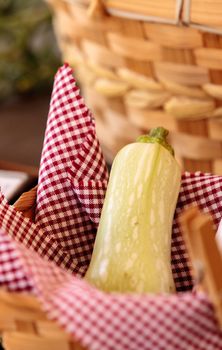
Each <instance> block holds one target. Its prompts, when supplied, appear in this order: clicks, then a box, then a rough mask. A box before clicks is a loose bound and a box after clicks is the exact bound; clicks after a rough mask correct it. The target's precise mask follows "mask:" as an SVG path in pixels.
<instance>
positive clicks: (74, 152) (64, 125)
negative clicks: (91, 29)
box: [36, 64, 108, 274]
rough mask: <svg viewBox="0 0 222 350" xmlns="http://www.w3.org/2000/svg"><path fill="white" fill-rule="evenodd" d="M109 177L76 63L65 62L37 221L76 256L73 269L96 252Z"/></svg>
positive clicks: (51, 118)
mask: <svg viewBox="0 0 222 350" xmlns="http://www.w3.org/2000/svg"><path fill="white" fill-rule="evenodd" d="M107 179H108V171H107V168H106V164H105V160H104V158H103V155H102V152H101V148H100V145H99V141H98V139H97V137H96V133H95V122H94V119H93V117H92V114H91V112H90V111H89V109H88V108H87V107H86V105H85V104H84V101H83V99H82V97H81V96H80V93H79V89H78V88H77V86H76V82H75V80H74V77H73V74H72V69H71V68H70V67H69V66H68V65H67V64H65V65H64V66H62V67H61V68H60V69H59V71H58V72H57V74H56V76H55V81H54V86H53V92H52V98H51V103H50V109H49V115H48V121H47V126H46V132H45V138H44V145H43V151H42V157H41V164H40V172H39V183H38V192H37V206H36V222H37V223H38V225H39V226H40V227H41V228H42V229H43V230H44V232H45V234H46V235H48V236H49V237H51V238H53V240H54V241H55V242H57V244H58V245H59V246H60V247H62V250H63V251H64V253H65V254H66V255H67V256H69V257H70V259H72V260H74V261H75V265H76V267H75V269H74V271H75V272H77V273H80V274H83V273H84V272H85V269H86V267H87V265H88V263H89V260H90V257H91V254H92V248H93V243H94V240H95V234H96V229H97V225H98V221H99V215H100V211H101V206H102V202H103V198H104V195H105V190H106V185H105V184H106V183H107ZM89 180H90V181H89ZM101 184H103V185H101Z"/></svg>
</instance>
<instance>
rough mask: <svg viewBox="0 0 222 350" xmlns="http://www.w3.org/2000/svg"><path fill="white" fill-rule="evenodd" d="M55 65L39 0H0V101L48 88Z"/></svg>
mask: <svg viewBox="0 0 222 350" xmlns="http://www.w3.org/2000/svg"><path fill="white" fill-rule="evenodd" d="M59 64H60V57H59V53H58V50H57V47H56V40H55V37H54V34H53V29H52V25H51V16H50V12H49V9H48V7H47V5H46V4H45V3H44V2H43V0H0V100H5V99H6V98H8V97H9V96H12V95H15V94H26V93H29V92H30V91H31V92H33V91H44V90H47V89H49V87H51V85H52V80H53V76H54V73H55V71H56V69H57V67H58V66H59Z"/></svg>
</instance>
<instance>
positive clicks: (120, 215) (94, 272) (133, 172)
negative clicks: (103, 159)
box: [85, 128, 181, 293]
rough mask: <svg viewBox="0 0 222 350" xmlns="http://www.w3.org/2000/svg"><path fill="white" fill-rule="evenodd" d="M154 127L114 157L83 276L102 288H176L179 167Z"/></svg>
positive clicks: (162, 134)
mask: <svg viewBox="0 0 222 350" xmlns="http://www.w3.org/2000/svg"><path fill="white" fill-rule="evenodd" d="M167 134H168V132H167V131H166V130H165V129H163V128H156V129H154V130H153V131H152V133H151V136H142V137H140V139H139V140H138V142H136V143H132V144H129V145H127V146H125V147H124V148H123V149H122V150H121V151H120V152H119V153H118V155H117V156H116V158H115V160H114V162H113V165H112V170H111V174H110V180H109V184H108V188H107V193H106V197H105V201H104V206H103V209H102V214H101V218H100V223H99V227H98V232H97V236H96V241H95V245H94V250H93V254H92V259H91V263H90V266H89V269H88V271H87V273H86V276H85V278H86V279H87V280H88V281H89V282H90V283H92V284H94V285H95V286H96V287H98V288H100V289H102V290H104V291H118V292H139V293H143V292H145V293H146V292H155V293H157V292H164V293H169V292H173V291H174V290H175V288H174V281H173V277H172V271H171V234H172V221H173V215H174V211H175V207H176V202H177V197H178V193H179V189H180V179H181V170H180V167H179V165H178V163H177V162H176V160H175V158H174V156H173V155H172V148H171V147H170V146H169V145H168V144H167V142H166V135H167Z"/></svg>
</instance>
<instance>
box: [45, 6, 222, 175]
mask: <svg viewBox="0 0 222 350" xmlns="http://www.w3.org/2000/svg"><path fill="white" fill-rule="evenodd" d="M48 2H49V3H50V5H51V7H52V9H53V13H54V28H55V32H56V35H57V39H58V42H59V46H60V48H61V51H62V54H63V58H64V60H66V61H68V62H70V64H71V65H73V66H74V67H75V71H76V73H77V74H78V78H79V81H80V82H81V85H82V88H83V90H84V94H85V97H86V101H87V103H88V105H89V106H90V107H91V108H92V109H93V111H94V114H95V115H96V118H97V133H98V135H99V138H100V141H101V143H102V146H103V150H104V152H105V154H106V158H107V159H108V160H110V161H112V159H113V157H114V155H115V154H116V152H117V151H118V150H119V149H120V148H121V147H122V146H123V145H125V144H126V143H128V142H131V141H133V140H134V139H135V138H136V137H137V136H138V135H139V134H141V132H147V130H149V129H150V128H152V127H154V126H158V125H162V126H164V127H166V128H168V129H169V130H170V131H171V142H172V143H173V145H174V147H175V149H176V154H177V155H178V157H179V158H180V160H181V162H182V164H183V166H184V168H185V170H189V171H195V170H202V171H204V172H213V173H218V174H221V173H222V160H221V158H222V142H221V141H222V136H221V130H222V123H221V121H222V119H221V118H222V108H221V100H222V87H221V82H222V73H221V70H222V55H221V47H222V40H221V32H222V31H221V30H220V28H218V26H219V23H220V21H219V20H218V18H219V14H220V13H221V11H222V5H220V4H219V5H218V4H216V2H215V1H213V3H215V4H209V2H207V1H206V0H205V1H202V2H201V9H202V11H201V13H200V14H199V12H200V11H199V8H200V6H199V5H198V0H193V1H191V2H189V3H190V7H189V6H188V2H186V1H184V2H182V1H172V0H171V1H170V0H167V1H165V2H164V5H163V2H160V1H157V2H155V3H156V6H154V1H149V4H147V2H143V1H141V2H139V4H137V2H136V1H134V0H132V1H128V2H127V4H126V2H124V1H114V0H109V1H101V0H100V1H99V0H96V1H92V2H91V3H90V1H65V0H63V1H58V0H50V1H48ZM124 4H125V5H124ZM161 4H162V5H161ZM148 5H149V6H148ZM160 5H161V6H160ZM211 5H212V6H211ZM216 5H217V6H216ZM176 10H177V11H176ZM124 11H125V12H124ZM138 12H139V14H137V13H138ZM126 13H127V16H128V17H134V18H133V19H129V18H124V16H126ZM135 13H136V14H135ZM116 14H117V15H118V16H117V15H116ZM144 16H147V17H146V18H145V17H144ZM143 18H144V19H143ZM161 21H162V23H160V22H161ZM188 21H189V25H188V23H186V22H188ZM154 22H155V23H154ZM158 22H159V23H158ZM163 22H165V23H163ZM166 23H168V24H166ZM169 23H170V24H169ZM215 31H216V33H214V32H215Z"/></svg>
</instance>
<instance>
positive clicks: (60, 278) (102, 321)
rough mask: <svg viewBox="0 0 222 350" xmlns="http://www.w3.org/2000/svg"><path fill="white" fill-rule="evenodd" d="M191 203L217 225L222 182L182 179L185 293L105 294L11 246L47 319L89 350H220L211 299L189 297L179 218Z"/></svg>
mask: <svg viewBox="0 0 222 350" xmlns="http://www.w3.org/2000/svg"><path fill="white" fill-rule="evenodd" d="M191 203H193V204H194V203H195V204H197V205H198V206H199V207H200V209H201V210H203V211H205V212H210V213H211V215H212V217H213V220H214V222H215V225H218V222H219V220H220V218H221V212H222V211H221V209H222V208H221V206H222V177H219V176H213V175H208V174H206V175H205V174H201V173H196V174H189V173H186V174H184V175H183V178H182V185H181V191H180V195H179V200H178V205H177V209H176V213H175V218H174V226H173V243H172V262H173V263H174V264H175V265H174V266H173V269H174V277H175V280H176V284H177V289H179V290H181V291H183V293H177V294H173V295H161V294H159V295H158V294H156V295H153V294H144V295H138V294H137V295H135V294H125V295H124V294H118V293H104V292H102V291H99V290H97V289H96V288H94V287H93V286H91V285H89V284H88V283H87V282H86V281H84V279H81V278H78V277H76V276H74V275H71V274H69V273H68V272H66V271H65V270H64V269H61V268H59V267H58V266H56V265H55V264H53V263H52V262H48V261H46V260H43V259H41V258H40V257H39V256H37V254H36V253H35V252H33V251H32V250H30V249H27V248H26V247H24V244H23V245H20V244H17V243H13V244H14V245H16V252H18V253H19V254H18V257H19V259H20V260H19V263H20V265H21V266H23V268H24V271H25V272H26V278H29V282H30V285H32V286H33V288H34V290H35V291H36V295H37V297H38V298H39V300H40V301H41V302H42V305H43V308H44V310H45V311H46V314H47V315H48V317H49V318H50V319H53V320H55V321H56V322H57V323H58V324H60V325H61V326H62V327H63V328H64V329H65V330H66V331H67V332H68V333H69V334H70V335H71V336H72V337H73V339H75V340H78V341H80V343H81V344H82V345H84V346H86V347H87V348H88V349H89V350H96V349H103V350H111V349H118V350H125V349H127V350H135V349H141V350H151V349H152V350H153V349H155V350H162V349H170V350H187V349H189V350H206V349H212V350H220V349H222V332H221V331H220V329H219V327H218V324H217V321H216V318H215V315H214V310H213V307H212V304H211V302H210V301H209V299H208V297H207V296H206V295H205V294H204V293H197V292H192V291H186V290H187V289H188V288H190V287H191V278H190V274H189V266H188V264H187V261H186V251H185V247H184V244H183V241H182V238H181V234H180V227H179V225H178V216H179V214H180V213H181V211H182V210H183V209H184V208H185V207H186V206H188V205H189V204H191ZM8 273H9V271H8ZM6 280H7V278H6ZM6 285H7V283H6ZM8 288H10V285H8ZM185 291H186V292H185Z"/></svg>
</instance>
